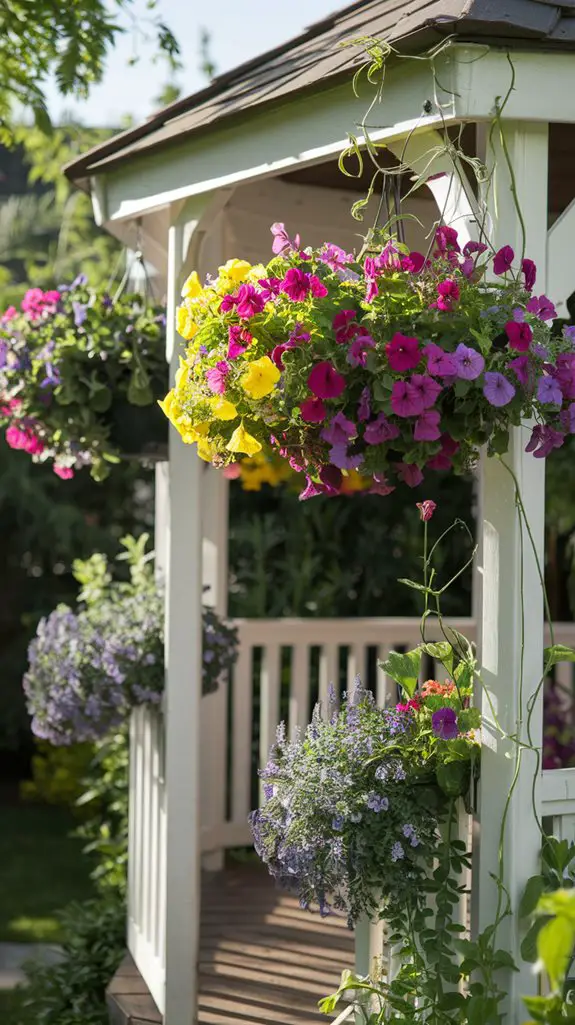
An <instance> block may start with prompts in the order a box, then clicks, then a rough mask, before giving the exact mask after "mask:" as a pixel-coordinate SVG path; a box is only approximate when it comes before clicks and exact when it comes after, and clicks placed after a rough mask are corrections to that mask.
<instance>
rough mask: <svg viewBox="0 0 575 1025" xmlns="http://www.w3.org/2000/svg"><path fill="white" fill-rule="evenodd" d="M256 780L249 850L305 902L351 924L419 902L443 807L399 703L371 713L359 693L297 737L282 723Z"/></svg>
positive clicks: (317, 714)
mask: <svg viewBox="0 0 575 1025" xmlns="http://www.w3.org/2000/svg"><path fill="white" fill-rule="evenodd" d="M260 775H261V777H262V780H263V792H264V803H263V806H262V807H261V808H260V809H258V810H256V811H254V812H252V814H251V816H250V822H251V827H252V832H253V836H254V843H255V848H256V851H257V853H258V854H259V856H260V857H261V858H262V860H263V861H264V862H265V863H266V864H267V866H268V868H269V871H270V873H271V874H272V875H273V876H274V877H275V878H276V879H277V880H278V881H279V883H280V884H281V885H284V886H288V887H290V888H292V889H294V888H295V889H296V890H297V892H298V893H299V897H300V901H301V902H302V905H303V906H306V907H307V906H309V905H310V904H317V905H318V906H319V909H320V913H322V914H327V913H329V911H330V910H332V909H334V910H337V911H340V912H343V913H344V914H345V915H346V916H347V919H348V923H349V925H350V927H353V925H354V924H355V922H356V921H357V920H358V918H359V917H360V916H361V915H363V914H368V915H370V916H372V915H373V914H374V913H376V912H379V911H380V910H381V908H382V907H384V906H387V907H389V906H390V905H393V904H394V903H398V904H401V903H402V902H404V903H405V902H406V901H407V900H408V899H415V900H416V901H417V900H419V899H420V895H423V886H422V883H423V880H424V877H425V874H426V872H427V871H428V870H429V866H430V864H431V862H432V860H433V856H434V853H435V851H436V847H437V835H438V826H439V824H440V821H441V818H442V815H443V814H444V813H445V810H446V809H445V798H444V797H443V796H442V794H441V793H440V792H439V790H438V788H437V786H436V785H435V782H434V779H433V774H432V773H430V771H429V766H428V765H426V759H425V754H424V752H423V750H422V747H421V743H420V741H419V740H418V736H417V727H416V726H415V720H414V716H413V715H412V714H411V713H410V711H409V709H408V708H407V707H406V706H404V710H402V709H398V708H394V709H381V708H378V707H376V705H375V704H374V701H373V698H372V696H371V695H370V694H369V693H367V692H365V691H363V690H361V689H358V690H356V693H355V695H354V697H353V700H352V701H351V702H350V703H349V704H347V705H345V707H342V708H341V710H339V711H335V712H334V713H333V714H332V715H331V716H330V717H329V718H322V715H321V709H320V708H319V706H318V707H316V709H315V711H314V715H313V719H312V722H311V724H310V725H309V727H308V728H307V730H306V732H305V734H304V735H303V736H302V735H298V736H295V737H294V739H292V740H289V739H288V738H287V737H286V732H285V727H284V726H283V725H282V726H280V728H279V730H278V735H277V742H276V744H275V746H274V748H273V749H272V752H271V755H270V760H269V762H268V764H267V765H266V767H265V769H263V770H262V771H261V774H260ZM421 899H424V897H423V896H422V897H421Z"/></svg>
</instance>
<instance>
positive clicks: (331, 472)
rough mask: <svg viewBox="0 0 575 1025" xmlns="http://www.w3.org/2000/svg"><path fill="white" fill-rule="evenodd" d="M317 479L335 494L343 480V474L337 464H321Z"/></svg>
mask: <svg viewBox="0 0 575 1025" xmlns="http://www.w3.org/2000/svg"><path fill="white" fill-rule="evenodd" d="M319 479H320V480H321V482H322V484H325V486H326V488H328V489H329V490H330V491H331V492H333V493H336V494H337V492H338V491H339V490H340V488H341V485H342V482H343V474H342V472H341V470H340V469H338V467H337V466H331V465H330V466H322V468H321V470H320V471H319Z"/></svg>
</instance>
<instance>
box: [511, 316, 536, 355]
mask: <svg viewBox="0 0 575 1025" xmlns="http://www.w3.org/2000/svg"><path fill="white" fill-rule="evenodd" d="M505 334H506V335H507V337H508V339H509V345H510V347H511V348H512V349H517V351H518V352H527V349H528V348H529V346H530V344H531V339H532V338H533V331H532V330H531V328H530V327H529V324H526V323H525V321H523V323H521V322H517V321H515V320H510V321H509V322H508V323H507V324H506V325H505Z"/></svg>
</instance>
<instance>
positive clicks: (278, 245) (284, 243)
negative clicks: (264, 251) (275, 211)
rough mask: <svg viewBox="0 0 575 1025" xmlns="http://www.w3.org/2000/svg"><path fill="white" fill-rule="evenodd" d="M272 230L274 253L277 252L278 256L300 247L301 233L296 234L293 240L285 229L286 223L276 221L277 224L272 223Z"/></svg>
mask: <svg viewBox="0 0 575 1025" xmlns="http://www.w3.org/2000/svg"><path fill="white" fill-rule="evenodd" d="M270 231H271V233H272V235H273V237H274V240H273V242H272V253H275V254H276V256H279V255H280V253H287V252H289V251H290V250H292V249H299V247H300V245H301V241H300V237H299V235H296V237H295V238H294V239H293V240H292V239H290V237H289V235H288V233H287V231H286V229H285V224H281V223H280V222H279V221H276V222H275V224H272V226H271V228H270Z"/></svg>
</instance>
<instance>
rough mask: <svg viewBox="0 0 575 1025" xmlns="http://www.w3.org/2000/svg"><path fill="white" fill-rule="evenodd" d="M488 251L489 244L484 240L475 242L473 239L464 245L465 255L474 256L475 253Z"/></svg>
mask: <svg viewBox="0 0 575 1025" xmlns="http://www.w3.org/2000/svg"><path fill="white" fill-rule="evenodd" d="M486 251H487V246H486V245H485V243H484V242H474V241H473V239H472V240H471V241H470V242H466V243H465V245H464V247H463V255H464V256H473V254H474V253H475V254H476V255H477V256H481V254H482V253H485V252H486Z"/></svg>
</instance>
